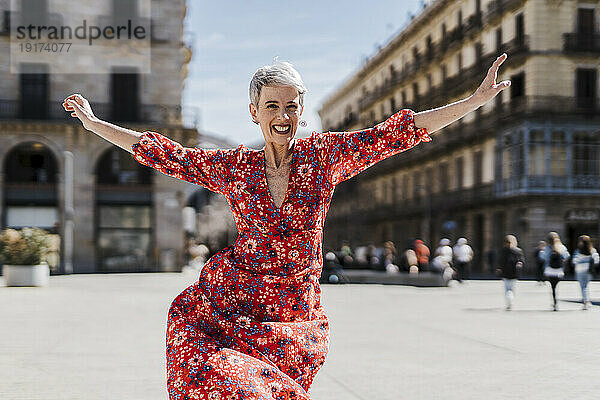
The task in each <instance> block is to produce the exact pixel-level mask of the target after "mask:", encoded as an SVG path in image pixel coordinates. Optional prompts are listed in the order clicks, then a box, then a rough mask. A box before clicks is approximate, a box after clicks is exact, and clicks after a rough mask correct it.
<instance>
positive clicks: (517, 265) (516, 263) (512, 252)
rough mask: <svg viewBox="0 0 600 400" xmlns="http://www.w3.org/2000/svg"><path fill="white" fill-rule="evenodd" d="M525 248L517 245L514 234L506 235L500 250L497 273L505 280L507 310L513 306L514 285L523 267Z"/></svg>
mask: <svg viewBox="0 0 600 400" xmlns="http://www.w3.org/2000/svg"><path fill="white" fill-rule="evenodd" d="M523 262H524V258H523V250H521V249H520V248H518V247H517V238H516V237H515V236H514V235H506V236H505V237H504V247H503V248H502V250H501V251H500V258H499V260H498V269H497V270H496V272H497V274H498V275H500V276H501V277H502V280H503V281H504V297H505V299H506V310H507V311H509V310H510V309H511V308H512V303H513V300H514V297H515V295H514V287H515V282H516V281H517V278H518V277H519V272H520V270H521V268H522V267H523Z"/></svg>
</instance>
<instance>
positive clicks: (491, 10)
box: [483, 0, 525, 25]
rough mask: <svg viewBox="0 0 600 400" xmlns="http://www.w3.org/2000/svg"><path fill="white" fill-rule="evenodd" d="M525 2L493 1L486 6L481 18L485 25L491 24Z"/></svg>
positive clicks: (521, 0) (520, 0) (511, 0)
mask: <svg viewBox="0 0 600 400" xmlns="http://www.w3.org/2000/svg"><path fill="white" fill-rule="evenodd" d="M524 2H525V0H493V1H491V2H490V3H489V4H488V8H487V12H486V13H485V15H484V17H483V19H484V20H483V23H484V24H485V25H490V24H493V23H494V21H495V20H496V19H497V18H500V17H502V15H504V13H505V12H508V11H512V10H515V9H517V8H518V7H520V6H521V5H522V4H523V3H524Z"/></svg>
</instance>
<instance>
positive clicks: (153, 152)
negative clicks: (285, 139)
mask: <svg viewBox="0 0 600 400" xmlns="http://www.w3.org/2000/svg"><path fill="white" fill-rule="evenodd" d="M131 149H132V150H133V154H132V156H133V158H134V159H135V160H136V161H138V162H140V163H141V164H144V165H146V166H148V167H151V168H153V169H156V170H157V171H159V172H162V173H163V174H165V175H168V176H171V177H173V178H177V179H181V180H183V181H186V182H190V183H194V184H196V185H200V186H203V187H205V188H207V189H208V190H211V191H213V192H216V193H220V194H224V192H225V190H226V189H225V188H226V185H227V183H228V182H229V181H230V179H229V178H230V175H231V169H230V168H231V167H232V161H233V159H234V157H235V152H236V151H238V150H239V148H238V149H202V148H196V147H184V146H182V145H181V144H180V143H178V142H176V141H174V140H171V139H169V138H168V137H166V136H164V135H162V134H160V133H157V132H151V131H146V132H144V133H143V134H142V136H140V138H139V140H138V141H137V143H134V144H133V145H132V146H131Z"/></svg>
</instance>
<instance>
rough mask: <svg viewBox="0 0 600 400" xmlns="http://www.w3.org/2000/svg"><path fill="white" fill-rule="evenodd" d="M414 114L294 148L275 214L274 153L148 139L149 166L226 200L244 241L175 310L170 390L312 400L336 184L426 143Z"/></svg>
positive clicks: (218, 258)
mask: <svg viewBox="0 0 600 400" xmlns="http://www.w3.org/2000/svg"><path fill="white" fill-rule="evenodd" d="M430 140H431V138H430V137H429V134H428V132H427V130H426V129H424V128H417V127H415V125H414V112H413V111H412V110H410V109H403V110H401V111H399V112H397V113H395V114H394V115H392V116H391V117H390V118H388V119H387V120H386V121H384V122H382V123H381V124H378V125H376V126H375V127H373V128H369V129H364V130H360V131H354V132H324V133H317V132H313V133H312V135H311V136H310V137H306V138H297V139H295V140H294V145H293V150H292V159H291V164H290V177H289V181H288V188H287V190H286V193H285V199H284V202H283V204H282V205H281V207H276V206H275V204H274V203H273V199H272V197H271V194H270V191H269V188H268V184H267V178H266V174H265V164H266V163H265V154H264V150H255V149H250V148H247V147H245V146H243V145H239V146H238V147H237V148H235V149H227V150H222V149H201V148H187V147H183V146H182V145H181V144H179V143H177V142H175V141H173V140H171V139H169V138H167V137H165V136H163V135H161V134H160V133H156V132H151V131H146V132H144V133H143V134H142V136H141V137H140V138H139V140H138V142H137V143H135V144H133V145H132V150H133V157H134V158H135V160H137V161H138V162H140V163H142V164H144V165H146V166H149V167H152V168H154V169H156V170H158V171H160V172H162V173H163V174H166V175H169V176H172V177H174V178H177V179H181V180H184V181H187V182H190V183H194V184H197V185H201V186H203V187H205V188H207V189H209V190H212V191H215V192H217V193H220V194H223V195H224V196H225V197H226V198H227V201H228V203H229V205H230V207H231V210H232V213H233V217H234V220H235V223H236V226H237V228H238V237H237V238H236V241H235V243H234V244H233V245H230V246H227V247H225V248H224V249H222V250H221V251H219V252H218V253H217V254H215V255H214V256H212V257H211V258H210V259H209V260H208V261H207V262H206V264H205V265H204V267H203V268H202V271H201V272H200V275H199V278H198V281H197V282H195V283H194V284H193V285H191V286H189V287H188V288H187V289H185V290H184V291H183V292H181V293H180V294H179V295H178V296H177V297H176V298H175V300H174V301H173V302H172V304H171V307H170V309H169V312H168V317H167V318H168V319H167V332H166V358H167V390H168V393H169V398H170V399H171V400H176V399H177V400H183V399H236V400H237V399H240V400H241V399H278V400H279V399H310V387H311V385H312V382H313V380H314V378H315V375H316V374H317V372H318V371H319V370H320V368H321V367H322V366H323V364H324V362H325V359H326V357H327V353H328V351H329V343H330V342H329V320H328V318H327V315H326V314H325V311H324V309H323V307H322V305H321V288H320V286H319V277H320V275H321V269H322V266H323V256H322V236H323V225H324V222H325V216H326V214H327V210H328V208H329V204H330V201H331V198H332V196H333V191H334V188H335V186H336V185H337V184H338V183H340V182H342V181H344V180H346V179H349V178H351V177H352V176H355V175H356V174H358V173H360V172H361V171H363V170H365V169H367V168H368V167H370V166H371V165H373V164H375V163H377V162H379V161H381V160H383V159H385V158H387V157H390V156H392V155H394V154H397V153H400V152H402V151H405V150H408V149H410V148H412V147H414V146H416V145H417V144H418V143H419V142H421V141H430Z"/></svg>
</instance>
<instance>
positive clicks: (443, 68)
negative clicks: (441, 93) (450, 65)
mask: <svg viewBox="0 0 600 400" xmlns="http://www.w3.org/2000/svg"><path fill="white" fill-rule="evenodd" d="M447 77H448V70H447V68H446V66H445V65H442V81H445V80H446V78H447Z"/></svg>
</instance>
